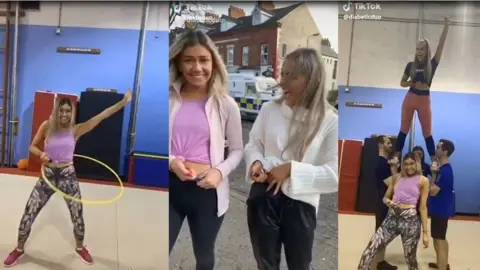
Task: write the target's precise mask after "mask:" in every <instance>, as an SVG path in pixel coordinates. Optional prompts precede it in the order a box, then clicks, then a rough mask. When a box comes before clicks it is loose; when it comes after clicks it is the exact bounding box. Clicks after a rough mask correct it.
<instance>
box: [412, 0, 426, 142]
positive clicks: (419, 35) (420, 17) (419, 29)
mask: <svg viewBox="0 0 480 270" xmlns="http://www.w3.org/2000/svg"><path fill="white" fill-rule="evenodd" d="M423 7H424V6H423V3H420V9H419V11H418V24H417V41H418V40H420V38H422V36H423V31H422V27H423V17H424V15H423ZM415 119H417V112H414V113H413V118H412V124H411V125H410V145H409V146H410V148H409V151H412V149H413V147H415Z"/></svg>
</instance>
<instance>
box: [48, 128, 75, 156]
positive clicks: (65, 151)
mask: <svg viewBox="0 0 480 270" xmlns="http://www.w3.org/2000/svg"><path fill="white" fill-rule="evenodd" d="M74 152H75V135H74V133H73V129H71V130H62V131H57V132H55V133H54V134H49V135H48V137H47V139H46V142H45V154H46V155H47V157H49V158H50V159H51V160H52V162H53V163H62V162H72V161H73V153H74Z"/></svg>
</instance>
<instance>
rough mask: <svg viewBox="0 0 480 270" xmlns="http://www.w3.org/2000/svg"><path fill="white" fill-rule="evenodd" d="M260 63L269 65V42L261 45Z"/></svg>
mask: <svg viewBox="0 0 480 270" xmlns="http://www.w3.org/2000/svg"><path fill="white" fill-rule="evenodd" d="M260 65H261V66H265V65H268V44H262V45H261V46H260Z"/></svg>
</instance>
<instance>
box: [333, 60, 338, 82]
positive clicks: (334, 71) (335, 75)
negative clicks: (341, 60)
mask: <svg viewBox="0 0 480 270" xmlns="http://www.w3.org/2000/svg"><path fill="white" fill-rule="evenodd" d="M337 63H338V61H337V60H335V62H334V63H333V72H332V79H334V80H335V79H337Z"/></svg>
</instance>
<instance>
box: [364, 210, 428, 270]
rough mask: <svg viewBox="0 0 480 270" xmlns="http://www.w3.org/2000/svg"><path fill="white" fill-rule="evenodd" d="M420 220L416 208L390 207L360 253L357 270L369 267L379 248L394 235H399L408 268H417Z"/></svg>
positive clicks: (412, 269) (409, 269) (384, 245)
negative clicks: (385, 216)
mask: <svg viewBox="0 0 480 270" xmlns="http://www.w3.org/2000/svg"><path fill="white" fill-rule="evenodd" d="M420 233H421V222H420V219H419V216H418V215H417V210H416V209H415V208H412V209H399V208H395V209H392V208H390V209H389V210H388V215H387V218H386V219H385V220H384V221H383V223H382V225H381V226H380V228H378V230H377V232H376V233H375V234H374V235H373V237H372V239H371V240H370V242H369V243H368V246H367V248H366V249H365V251H364V252H363V254H362V258H361V259H360V263H359V265H358V270H368V269H370V263H371V262H372V261H373V259H374V258H375V255H376V254H377V251H378V250H379V249H380V248H383V247H386V246H387V245H388V244H389V243H390V242H392V240H393V239H395V237H397V236H398V235H401V237H402V243H403V253H404V255H405V261H406V263H407V266H408V270H418V262H417V246H418V242H419V241H420Z"/></svg>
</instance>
